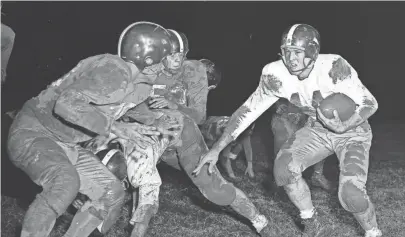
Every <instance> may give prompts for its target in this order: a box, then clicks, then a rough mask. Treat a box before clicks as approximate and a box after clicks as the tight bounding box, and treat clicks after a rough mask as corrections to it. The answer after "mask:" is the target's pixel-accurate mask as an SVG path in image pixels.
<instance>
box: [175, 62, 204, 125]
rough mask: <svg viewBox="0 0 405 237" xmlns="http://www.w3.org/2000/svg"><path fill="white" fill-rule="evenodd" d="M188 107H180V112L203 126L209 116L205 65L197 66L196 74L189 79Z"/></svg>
mask: <svg viewBox="0 0 405 237" xmlns="http://www.w3.org/2000/svg"><path fill="white" fill-rule="evenodd" d="M186 82H187V85H188V89H187V95H186V96H187V106H183V105H179V110H180V111H181V112H183V113H185V114H187V115H188V116H190V117H191V118H192V119H193V120H194V121H195V122H196V123H197V124H201V123H202V122H203V121H204V120H205V119H206V116H207V98H208V79H207V75H206V70H205V68H204V67H203V65H202V64H201V65H197V66H196V73H195V74H194V75H192V76H190V77H189V78H187V81H186Z"/></svg>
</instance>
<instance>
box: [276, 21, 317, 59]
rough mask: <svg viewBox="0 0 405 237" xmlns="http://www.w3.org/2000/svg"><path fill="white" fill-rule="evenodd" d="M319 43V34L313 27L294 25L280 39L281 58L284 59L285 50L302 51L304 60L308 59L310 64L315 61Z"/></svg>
mask: <svg viewBox="0 0 405 237" xmlns="http://www.w3.org/2000/svg"><path fill="white" fill-rule="evenodd" d="M320 43H321V38H320V35H319V32H318V31H317V30H316V29H315V28H314V27H312V26H310V25H306V24H295V25H293V26H292V27H290V28H288V29H287V30H286V31H285V32H284V33H283V36H282V39H281V53H282V57H283V59H284V56H285V51H284V50H285V49H286V48H293V49H300V50H303V51H304V52H305V57H306V58H310V59H311V62H312V61H315V60H316V59H317V58H318V55H319V51H320V49H321V44H320ZM284 61H285V60H284Z"/></svg>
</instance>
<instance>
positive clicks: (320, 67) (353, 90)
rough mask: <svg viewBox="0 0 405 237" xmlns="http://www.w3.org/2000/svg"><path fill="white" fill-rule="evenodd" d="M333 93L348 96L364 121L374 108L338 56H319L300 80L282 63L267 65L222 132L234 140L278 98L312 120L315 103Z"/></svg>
mask: <svg viewBox="0 0 405 237" xmlns="http://www.w3.org/2000/svg"><path fill="white" fill-rule="evenodd" d="M337 92H340V93H344V94H346V95H347V96H349V97H350V98H351V99H352V100H353V101H354V102H355V103H356V104H357V110H356V112H357V113H359V114H360V115H361V116H362V117H365V118H368V117H369V113H370V111H373V108H376V107H377V101H376V100H375V98H374V96H373V95H372V94H371V93H370V92H369V91H368V89H367V88H366V87H365V86H364V85H363V84H362V82H361V81H360V79H359V78H358V75H357V72H356V70H355V69H354V68H353V67H352V66H351V65H350V64H349V63H348V62H347V61H346V60H345V59H343V58H342V57H341V56H339V55H335V54H320V55H319V56H318V58H317V60H316V62H315V65H314V67H313V69H312V71H311V73H310V75H309V76H308V78H306V79H304V80H302V81H300V80H299V79H298V77H297V76H294V75H291V74H290V73H289V71H288V69H287V68H286V66H285V65H284V63H283V61H282V60H279V61H275V62H272V63H269V64H267V65H266V66H265V67H264V68H263V71H262V75H261V78H260V82H259V86H258V87H257V89H256V91H255V92H253V94H252V95H251V96H250V97H249V98H248V99H247V101H246V102H245V103H244V104H243V105H242V106H241V107H240V108H239V109H238V110H237V111H236V112H235V113H234V114H233V115H232V119H231V121H232V122H231V123H230V124H229V125H228V128H227V131H226V132H227V133H228V134H230V135H231V136H232V137H233V138H234V139H235V138H236V137H238V135H239V134H240V133H241V132H243V131H244V130H245V129H246V128H247V127H248V126H249V125H250V124H251V123H252V122H253V121H255V120H256V119H257V118H258V117H259V116H260V115H261V114H262V113H263V112H264V111H266V110H267V109H268V108H269V107H270V106H271V105H273V104H274V103H275V102H276V101H277V100H278V99H279V98H285V99H287V100H289V101H290V102H291V103H293V104H294V105H296V106H298V107H299V108H301V109H302V111H303V112H304V113H305V114H308V115H309V116H311V117H312V118H314V119H316V108H317V107H318V105H319V102H320V101H321V100H322V99H323V98H325V97H327V96H328V95H330V94H332V93H337Z"/></svg>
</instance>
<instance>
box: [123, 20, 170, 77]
mask: <svg viewBox="0 0 405 237" xmlns="http://www.w3.org/2000/svg"><path fill="white" fill-rule="evenodd" d="M171 51H172V43H171V41H170V33H169V32H168V31H167V30H166V29H165V28H163V27H162V26H160V25H158V24H155V23H152V22H147V21H140V22H135V23H133V24H131V25H129V26H128V27H127V28H125V30H124V31H123V32H122V33H121V36H120V38H119V42H118V55H119V56H120V57H121V58H122V59H124V60H125V61H127V62H130V63H133V64H135V65H136V66H137V67H138V68H139V70H140V71H143V70H144V69H145V68H147V67H150V66H153V65H155V64H159V63H160V62H161V61H162V60H163V59H164V58H165V57H166V56H167V55H169V54H170V53H171Z"/></svg>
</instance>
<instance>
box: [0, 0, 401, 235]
mask: <svg viewBox="0 0 405 237" xmlns="http://www.w3.org/2000/svg"><path fill="white" fill-rule="evenodd" d="M2 3H3V6H2V9H1V11H2V13H4V15H2V16H1V21H2V23H4V24H6V25H8V26H10V27H11V28H12V29H13V30H14V31H15V33H16V38H15V42H14V48H13V51H12V54H11V58H10V61H9V64H8V68H7V81H6V83H5V84H4V85H2V88H1V89H2V91H1V107H2V108H1V110H2V146H1V147H2V159H1V160H2V164H1V166H2V167H1V180H2V190H1V193H2V200H3V199H4V198H3V195H4V196H5V197H6V196H7V197H19V198H20V197H23V198H24V199H27V200H28V199H29V200H28V201H27V203H30V202H31V201H30V200H32V199H33V198H34V194H35V193H37V192H38V191H39V189H38V187H37V186H35V185H34V184H33V183H32V181H30V180H29V178H28V177H27V176H26V175H25V174H24V173H23V172H22V171H21V170H19V169H17V168H16V167H14V166H13V165H12V164H11V163H10V160H9V159H8V158H7V154H6V152H5V144H6V140H7V129H8V126H9V125H10V122H11V121H10V120H7V118H6V116H5V115H4V113H5V112H6V111H10V110H14V109H19V108H20V107H21V106H22V104H23V103H24V102H25V101H27V100H28V99H30V98H31V97H33V96H37V95H38V94H39V93H40V91H41V90H43V89H45V88H46V86H47V85H48V84H50V83H51V82H52V81H54V80H57V79H58V78H59V77H60V76H62V75H63V74H65V73H67V72H68V71H69V70H70V69H72V68H73V67H74V66H75V65H76V64H77V63H78V62H79V61H80V60H82V59H84V58H87V57H89V56H93V55H97V54H103V53H113V54H115V53H116V50H117V43H118V38H119V36H120V34H121V32H122V31H123V30H124V29H125V28H126V27H127V26H128V25H129V24H131V23H133V22H136V21H152V22H155V23H158V24H160V25H162V26H164V27H165V28H168V29H170V28H171V29H175V30H178V31H181V32H184V33H185V34H186V35H187V36H188V39H189V43H190V48H191V50H190V52H189V54H188V57H189V58H191V59H201V58H208V59H210V60H212V61H214V62H215V63H216V64H217V65H218V66H219V68H220V69H221V71H222V73H223V80H222V83H221V85H220V87H219V88H218V89H217V90H215V91H214V92H211V94H210V95H209V97H208V115H231V114H232V112H233V111H235V109H237V108H238V107H239V106H240V105H241V104H242V103H243V102H244V101H245V100H246V99H247V97H248V96H249V95H250V94H251V93H252V92H253V91H254V90H255V89H256V87H257V85H258V82H259V77H260V74H261V70H262V68H263V66H264V65H266V64H267V63H269V62H271V61H275V60H278V58H279V56H278V53H279V52H280V39H281V34H282V32H283V31H284V30H285V29H286V28H288V27H289V26H291V25H292V24H295V23H306V24H310V25H312V26H314V27H315V28H317V29H318V30H319V32H320V34H321V53H333V54H339V55H341V56H343V57H344V58H345V59H346V60H347V61H348V62H349V63H350V64H351V65H352V66H353V67H354V68H355V69H356V70H357V72H358V73H359V76H360V79H361V80H362V82H363V84H365V86H366V87H367V88H368V89H369V90H370V91H371V93H372V94H373V95H374V96H375V97H376V99H377V101H378V102H379V110H378V111H377V113H376V114H375V115H374V116H372V117H371V119H370V121H371V124H372V126H373V124H374V125H377V126H375V127H376V129H375V131H376V132H375V134H376V135H377V136H379V138H378V139H379V140H378V139H377V140H378V141H385V143H384V142H382V143H381V144H380V145H379V147H378V144H377V148H376V149H374V150H373V155H374V156H376V157H377V156H378V159H376V158H373V159H375V161H373V163H372V169H374V170H378V171H377V173H378V174H380V173H381V176H378V175H376V173H374V174H372V175H370V177H372V178H373V179H374V181H375V182H376V183H377V184H376V186H378V185H380V186H381V187H383V186H384V187H387V189H383V188H381V187H378V188H377V189H374V190H377V191H379V192H380V193H384V192H387V193H388V194H389V195H391V196H389V198H388V197H387V199H384V197H385V196H384V195H382V194H381V198H380V199H379V200H380V203H379V205H383V204H384V205H386V206H385V207H386V210H387V211H386V212H385V217H384V218H385V219H384V222H383V224H384V226H385V227H386V228H389V227H390V226H391V219H390V218H394V217H395V215H394V212H395V213H397V215H400V217H398V220H397V221H400V220H401V218H402V217H403V216H405V215H404V214H403V213H400V212H397V210H398V209H400V208H397V207H399V206H396V205H394V204H393V203H394V201H395V199H394V198H393V196H392V195H393V194H390V193H391V190H392V188H393V187H395V185H397V186H398V187H399V186H400V185H401V186H402V184H403V183H405V182H401V180H400V178H401V177H405V176H404V175H403V172H402V173H401V172H400V171H398V170H397V171H395V172H397V173H398V177H396V176H394V174H395V173H393V172H394V171H392V169H391V168H393V167H395V168H398V167H401V166H403V162H402V163H401V162H399V160H403V159H402V158H396V157H395V156H394V155H392V154H391V153H388V152H389V151H390V152H391V151H393V152H395V151H397V153H398V154H399V155H398V156H400V155H403V151H402V150H400V148H399V147H402V148H403V145H401V144H402V142H401V141H403V139H402V137H403V132H402V133H401V131H402V130H401V129H400V126H399V124H405V118H404V113H403V111H404V105H403V104H404V103H403V101H404V100H403V97H402V96H404V94H405V93H404V86H403V85H404V82H403V80H404V79H405V77H404V69H405V67H404V63H405V60H404V58H405V30H404V29H405V27H404V23H405V14H404V12H405V2H382V1H381V2H365V1H364V2H348V1H345V2H329V1H326V2H320V1H319V2H302V1H300V2H292V1H286V2H178V1H177V2H96V1H93V2H81V1H80V2H79V1H75V2H60V1H57V2H2ZM271 112H272V110H269V111H268V112H266V113H265V114H264V116H262V117H261V118H260V119H259V122H258V123H259V124H261V125H260V126H258V125H257V126H256V129H255V130H256V131H259V134H260V136H261V137H260V140H259V142H260V143H261V144H264V145H263V146H265V149H272V140H271V139H272V135H271V131H270V126H269V123H270V115H271ZM5 118H6V119H5ZM379 124H385V125H386V124H392V125H390V126H387V127H388V128H391V129H392V130H395V131H397V132H398V134H399V135H398V136H399V137H398V136H397V137H395V136H394V135H392V131H390V130H389V129H388V130H389V131H388V130H387V129H386V127H382V128H383V129H381V128H380V130H378V125H379ZM403 128H404V127H403V125H402V129H403ZM382 130H383V131H382ZM386 130H387V131H386ZM385 133H386V134H387V135H386V134H385ZM262 134H264V135H262ZM395 142H397V143H395ZM268 147H270V148H268ZM383 148H385V150H384V149H383ZM380 150H381V151H380ZM398 150H399V152H398ZM255 152H257V151H255ZM272 152H273V151H267V152H266V153H263V154H264V155H263V154H261V155H260V154H259V155H257V156H258V157H259V158H260V156H261V158H260V159H268V160H267V162H266V164H271V163H272V161H271V158H272V157H271V155H267V156H266V154H272ZM263 157H264V158H263ZM255 159H256V160H257V159H258V158H257V157H255ZM384 159H385V160H384ZM389 160H390V161H391V162H392V163H389V164H387V163H388V161H389ZM397 161H398V162H397ZM255 162H256V161H255ZM261 164H263V163H258V166H259V165H261ZM389 165H390V166H389ZM270 166H271V165H270ZM332 166H333V167H334V168H336V167H338V166H337V163H336V164H335V163H333V165H332ZM387 167H388V168H387ZM389 167H391V168H389ZM260 168H262V167H260ZM374 172H375V171H374ZM384 172H385V173H384ZM331 173H332V174H334V175H335V174H336V173H337V171H336V170H334V171H333V172H331ZM172 175H173V173H170V176H169V175H166V178H167V177H172ZM335 176H336V175H335ZM382 176H386V178H381V177H382ZM181 177H183V176H181ZM178 180H180V179H178ZM178 180H177V181H178ZM390 180H395V181H392V182H393V183H395V184H390V182H391V181H390ZM177 181H176V182H177ZM244 188H245V189H250V188H251V187H250V186H249V185H248V184H247V185H246V186H244ZM396 190H399V191H397V193H396V195H397V197H401V196H400V195H402V194H401V192H402V191H401V190H404V189H403V188H397V189H396ZM167 193H169V192H167ZM169 194H170V193H169ZM170 195H171V194H170ZM171 197H172V196H169V197H168V198H171ZM275 200H276V199H275ZM383 200H387V201H383ZM402 200H403V198H402ZM398 203H403V202H401V201H400V200H399V199H398ZM166 204H167V203H166ZM170 205H172V204H170ZM162 206H164V205H162ZM166 206H167V205H166ZM385 207H384V208H385ZM2 209H3V202H2ZM275 210H278V209H275ZM394 210H395V211H394ZM196 212H197V211H196ZM168 213H171V212H168ZM198 213H201V212H198ZM2 215H3V213H2ZM13 216H14V212H13V213H11V217H13ZM6 218H7V217H6ZM13 218H14V217H13ZM221 218H222V217H221ZM277 218H286V216H281V215H280V216H279V217H277ZM3 219H4V218H3ZM3 219H2V220H3ZM10 219H12V218H10ZM170 219H172V216H171V217H170ZM353 221H354V220H352V222H353ZM197 222H198V220H197ZM10 223H11V221H10ZM204 225H205V223H204ZM393 226H394V228H397V227H399V226H400V224H397V225H393ZM221 228H222V226H221ZM2 229H3V222H2ZM401 230H402V231H403V229H401ZM10 233H11V232H10ZM16 233H19V232H18V231H16ZM193 236H194V235H193ZM346 236H347V235H346ZM387 236H388V235H387ZM397 236H405V235H397Z"/></svg>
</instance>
